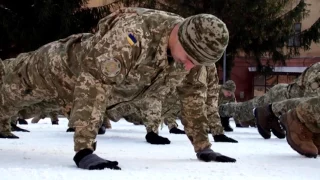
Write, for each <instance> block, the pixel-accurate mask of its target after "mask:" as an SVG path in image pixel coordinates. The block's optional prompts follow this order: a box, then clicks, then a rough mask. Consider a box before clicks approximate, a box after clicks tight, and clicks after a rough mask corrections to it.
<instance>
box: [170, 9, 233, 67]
mask: <svg viewBox="0 0 320 180" xmlns="http://www.w3.org/2000/svg"><path fill="white" fill-rule="evenodd" d="M170 36H176V40H172V39H175V38H171V37H170V39H171V41H174V42H171V43H170V40H169V47H170V50H171V53H172V56H173V57H174V59H176V60H177V61H180V62H182V63H184V64H185V67H186V69H188V67H189V69H191V68H192V67H193V66H194V65H205V66H211V65H214V63H215V62H217V61H218V60H219V59H220V58H221V56H222V55H223V53H224V51H225V49H226V47H227V45H228V42H229V32H228V29H227V27H226V25H225V24H224V23H223V22H222V21H221V20H220V19H219V18H217V17H215V16H213V15H210V14H199V15H195V16H191V17H188V18H186V19H185V20H184V21H183V22H182V23H181V24H179V25H177V27H175V28H174V29H173V31H172V32H171V35H170ZM190 67H191V68H190Z"/></svg>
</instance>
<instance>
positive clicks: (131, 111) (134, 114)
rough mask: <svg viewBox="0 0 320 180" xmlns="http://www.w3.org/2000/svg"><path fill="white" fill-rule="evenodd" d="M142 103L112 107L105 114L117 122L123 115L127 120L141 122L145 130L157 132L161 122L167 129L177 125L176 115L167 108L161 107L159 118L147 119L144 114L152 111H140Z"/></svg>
mask: <svg viewBox="0 0 320 180" xmlns="http://www.w3.org/2000/svg"><path fill="white" fill-rule="evenodd" d="M144 103H145V102H144V101H139V102H134V103H132V102H130V103H126V104H122V105H119V106H116V107H114V108H112V109H108V110H107V112H106V116H107V117H109V119H110V120H112V121H114V122H117V121H119V120H120V119H121V118H122V117H124V118H125V119H126V120H127V121H128V122H131V123H135V124H141V123H142V124H143V125H144V126H145V127H146V130H147V132H151V131H152V132H155V133H158V132H159V127H160V125H161V122H164V123H165V124H166V125H168V128H169V130H170V129H171V128H173V127H178V124H177V123H176V117H177V116H175V115H172V114H173V112H175V111H170V109H168V108H165V109H162V111H161V112H162V115H161V118H160V119H158V120H157V121H149V120H148V119H147V118H146V117H147V115H146V114H148V113H149V114H152V113H153V111H142V109H141V108H140V107H141V106H143V104H144ZM152 109H154V108H152ZM164 118H165V119H164Z"/></svg>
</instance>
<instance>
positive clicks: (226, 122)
mask: <svg viewBox="0 0 320 180" xmlns="http://www.w3.org/2000/svg"><path fill="white" fill-rule="evenodd" d="M220 120H221V124H222V126H223V129H224V131H226V132H232V131H233V129H232V128H231V126H230V120H229V117H220Z"/></svg>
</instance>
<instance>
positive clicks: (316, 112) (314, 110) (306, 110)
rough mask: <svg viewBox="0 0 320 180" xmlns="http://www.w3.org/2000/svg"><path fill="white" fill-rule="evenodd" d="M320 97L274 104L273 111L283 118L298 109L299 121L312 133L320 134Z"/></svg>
mask: <svg viewBox="0 0 320 180" xmlns="http://www.w3.org/2000/svg"><path fill="white" fill-rule="evenodd" d="M319 104H320V96H316V97H308V98H293V99H288V100H284V101H279V102H275V103H273V104H272V111H273V113H274V114H275V115H276V116H281V115H282V114H285V113H287V112H288V111H290V110H293V109H296V112H297V115H298V118H299V120H300V121H301V122H302V123H304V124H305V125H306V126H307V127H308V128H309V129H310V131H312V132H314V133H320V106H319Z"/></svg>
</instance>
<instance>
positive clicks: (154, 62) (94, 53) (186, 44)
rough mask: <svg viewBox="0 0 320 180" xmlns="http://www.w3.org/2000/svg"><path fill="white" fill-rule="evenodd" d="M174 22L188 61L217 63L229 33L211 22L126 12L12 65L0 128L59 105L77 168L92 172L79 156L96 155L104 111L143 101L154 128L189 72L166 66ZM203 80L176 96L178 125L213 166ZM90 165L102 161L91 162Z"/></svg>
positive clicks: (202, 76)
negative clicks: (29, 109) (22, 113)
mask: <svg viewBox="0 0 320 180" xmlns="http://www.w3.org/2000/svg"><path fill="white" fill-rule="evenodd" d="M179 23H180V26H179V31H178V39H179V43H180V44H181V46H182V47H183V49H184V50H185V51H186V52H188V55H189V56H190V57H191V58H192V59H194V60H196V62H194V60H192V59H191V61H192V62H193V63H199V64H201V65H209V66H210V65H213V64H214V63H215V62H216V61H218V60H219V59H220V58H221V56H222V54H223V52H224V51H225V48H226V45H227V43H228V31H227V29H226V26H225V24H224V23H223V22H222V21H220V20H219V19H217V18H216V17H214V16H212V15H207V14H202V15H196V16H191V17H189V18H187V19H183V18H182V17H180V16H177V15H175V14H172V13H167V12H163V11H156V10H150V9H142V8H123V9H120V10H118V11H116V12H114V13H112V14H111V15H109V16H107V17H106V18H103V19H102V20H100V21H99V25H98V26H99V30H98V31H97V32H96V33H95V34H77V35H72V36H69V37H68V38H65V39H62V40H59V41H55V42H52V43H49V44H47V45H44V46H42V47H40V48H39V49H38V50H36V51H34V52H30V53H29V54H28V55H27V56H24V57H21V56H20V57H19V56H18V57H17V58H16V59H15V60H13V62H14V63H15V64H16V66H15V68H14V70H13V71H11V72H8V73H6V74H5V76H4V78H3V84H2V87H1V91H0V100H1V101H0V102H2V104H1V107H0V117H1V121H4V120H6V119H8V118H10V117H11V116H13V115H14V114H16V113H18V111H19V110H21V109H23V107H25V106H30V105H32V104H37V103H41V102H43V101H50V100H57V104H58V105H59V106H60V107H64V108H67V107H70V104H72V108H71V109H72V110H71V114H70V121H72V123H73V125H74V127H75V133H74V143H75V147H74V150H75V151H76V152H78V153H77V154H76V156H75V157H74V161H75V162H76V164H77V165H78V167H81V168H87V169H89V168H90V167H91V165H90V164H88V163H89V162H87V163H85V162H83V163H85V164H79V161H80V160H81V159H82V158H83V157H84V156H85V157H92V154H91V155H90V156H89V154H85V155H83V153H88V152H90V151H91V153H92V151H94V150H95V139H96V135H97V133H98V128H99V126H100V125H101V120H102V115H103V114H104V112H105V110H106V109H109V108H112V107H114V106H116V105H120V104H122V103H125V102H129V101H132V102H135V101H136V102H138V101H139V100H141V99H145V98H146V99H148V100H150V103H149V104H148V105H145V106H143V108H142V111H145V110H148V113H146V114H145V117H146V118H147V119H148V120H150V121H151V122H152V121H156V120H157V119H158V118H160V117H161V110H159V108H160V109H161V107H162V105H161V102H162V101H163V99H164V98H165V96H166V94H168V91H169V90H170V88H174V87H175V86H177V85H179V84H180V83H181V81H182V80H183V78H184V77H185V75H186V74H187V73H188V71H187V70H186V69H185V68H184V64H183V63H178V62H176V61H168V59H167V55H168V54H167V48H168V41H169V37H170V33H171V32H172V29H174V27H176V25H177V24H179ZM195 27H196V28H195ZM213 27H214V28H213ZM196 31H197V32H199V33H197V32H196ZM196 33H197V34H196ZM189 60H190V58H189ZM202 69H203V70H205V67H202ZM0 71H1V69H0ZM206 75H207V74H206V73H205V72H204V71H203V72H201V73H200V74H199V76H198V77H199V78H198V81H197V83H196V84H188V86H189V88H188V90H189V91H187V92H181V93H182V94H181V99H182V119H183V122H184V126H185V129H186V130H187V135H188V137H189V139H190V140H191V142H192V144H193V145H194V148H195V151H196V152H198V153H200V151H201V152H202V150H205V151H204V152H202V153H201V159H202V160H203V159H204V158H209V160H215V159H216V156H215V157H214V158H213V157H212V156H210V157H209V156H206V154H208V152H209V153H213V152H212V150H210V149H209V148H210V146H211V144H210V143H209V139H208V137H207V133H206V132H205V131H204V129H203V128H202V124H203V122H206V115H204V114H203V113H204V112H205V110H204V109H203V107H204V106H203V105H204V103H201V104H200V103H198V101H197V98H196V97H199V96H202V98H204V97H203V96H204V94H199V92H200V89H201V92H202V90H203V87H202V86H200V87H199V83H200V84H201V82H203V80H204V79H205V78H206ZM214 78H215V77H214ZM197 93H198V94H197ZM80 151H81V152H80ZM79 156H80V157H82V158H80V157H79ZM217 156H218V157H221V155H217ZM222 158H224V157H222ZM94 159H95V160H94V161H95V162H96V161H99V162H100V161H102V160H101V158H99V157H96V156H95V157H94ZM232 161H234V160H233V159H232ZM101 163H103V162H101ZM108 163H109V162H108ZM111 164H113V165H114V166H116V165H117V163H115V162H114V163H113V162H111ZM101 165H104V164H101ZM105 167H106V166H105ZM94 168H97V167H96V166H94Z"/></svg>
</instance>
